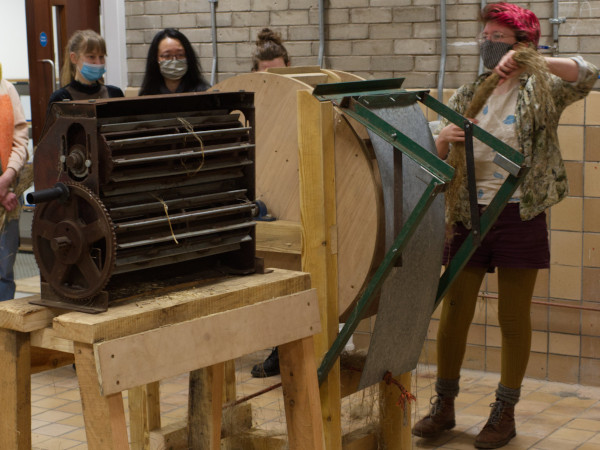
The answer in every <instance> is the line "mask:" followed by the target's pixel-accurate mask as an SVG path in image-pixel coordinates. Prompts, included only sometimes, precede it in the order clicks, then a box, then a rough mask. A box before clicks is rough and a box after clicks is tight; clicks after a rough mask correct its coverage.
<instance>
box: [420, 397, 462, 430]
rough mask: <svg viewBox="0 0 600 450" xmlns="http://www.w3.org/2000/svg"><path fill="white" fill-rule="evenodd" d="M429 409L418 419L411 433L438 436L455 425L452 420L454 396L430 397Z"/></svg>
mask: <svg viewBox="0 0 600 450" xmlns="http://www.w3.org/2000/svg"><path fill="white" fill-rule="evenodd" d="M430 402H431V411H430V412H429V414H428V415H426V416H425V417H423V418H422V419H421V420H419V421H418V422H417V423H416V424H415V426H414V427H413V429H412V434H413V435H415V436H418V437H423V438H435V437H438V436H439V435H440V434H442V433H443V432H444V431H446V430H450V429H452V428H454V427H455V426H456V422H455V421H454V397H442V396H441V395H436V396H434V397H431V400H430Z"/></svg>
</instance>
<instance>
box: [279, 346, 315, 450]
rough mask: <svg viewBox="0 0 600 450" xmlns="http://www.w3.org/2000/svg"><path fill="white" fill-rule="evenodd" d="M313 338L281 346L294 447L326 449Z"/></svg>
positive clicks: (280, 365)
mask: <svg viewBox="0 0 600 450" xmlns="http://www.w3.org/2000/svg"><path fill="white" fill-rule="evenodd" d="M312 341H313V340H312V337H308V338H305V339H301V340H298V341H293V342H290V343H287V344H283V345H280V346H279V367H280V368H281V385H282V388H283V400H284V405H285V418H286V422H287V431H288V442H289V448H290V450H304V449H311V450H320V449H325V448H326V447H325V440H324V435H323V422H322V419H321V405H320V400H319V382H318V380H317V365H316V362H315V354H314V344H313V342H312Z"/></svg>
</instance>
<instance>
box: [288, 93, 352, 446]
mask: <svg viewBox="0 0 600 450" xmlns="http://www.w3.org/2000/svg"><path fill="white" fill-rule="evenodd" d="M333 133H334V126H333V106H332V104H331V103H330V102H324V103H320V102H319V101H317V100H316V99H315V98H314V97H313V96H312V95H311V92H310V91H308V90H303V91H298V151H299V153H298V159H299V170H300V209H301V217H302V233H303V234H302V238H303V243H302V250H303V251H302V270H303V271H305V272H309V273H310V274H311V280H312V286H313V287H314V288H316V289H317V292H318V297H319V309H320V316H321V324H322V328H323V331H322V332H321V334H320V335H318V336H316V337H315V353H316V358H317V361H319V362H320V361H321V360H322V359H323V356H324V355H325V353H326V352H327V350H329V348H330V347H331V344H332V343H333V341H334V340H335V337H336V336H337V334H338V331H339V328H338V323H339V320H338V317H339V314H338V295H337V294H338V266H337V227H336V199H335V154H334V138H333ZM320 392H321V407H322V415H323V423H324V427H325V441H326V447H327V449H329V450H335V449H341V446H342V434H341V428H342V426H341V392H340V366H339V361H337V362H336V363H335V365H334V367H333V368H332V369H331V370H330V372H329V374H328V377H327V380H326V381H325V382H324V383H323V384H322V385H321V389H320Z"/></svg>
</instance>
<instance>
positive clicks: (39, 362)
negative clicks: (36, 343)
mask: <svg viewBox="0 0 600 450" xmlns="http://www.w3.org/2000/svg"><path fill="white" fill-rule="evenodd" d="M74 362H75V357H74V356H73V352H70V353H65V352H60V351H58V350H48V349H45V348H40V347H33V346H32V347H31V374H32V375H33V374H34V373H40V372H45V371H46V370H53V369H56V368H58V367H63V366H68V365H70V364H73V363H74Z"/></svg>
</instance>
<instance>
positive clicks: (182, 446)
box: [150, 422, 189, 450]
mask: <svg viewBox="0 0 600 450" xmlns="http://www.w3.org/2000/svg"><path fill="white" fill-rule="evenodd" d="M187 435H188V429H187V423H184V422H175V423H172V424H169V425H165V426H164V427H162V428H160V429H158V430H154V431H151V432H150V449H151V450H167V449H168V450H188V449H189V447H188V443H187Z"/></svg>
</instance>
